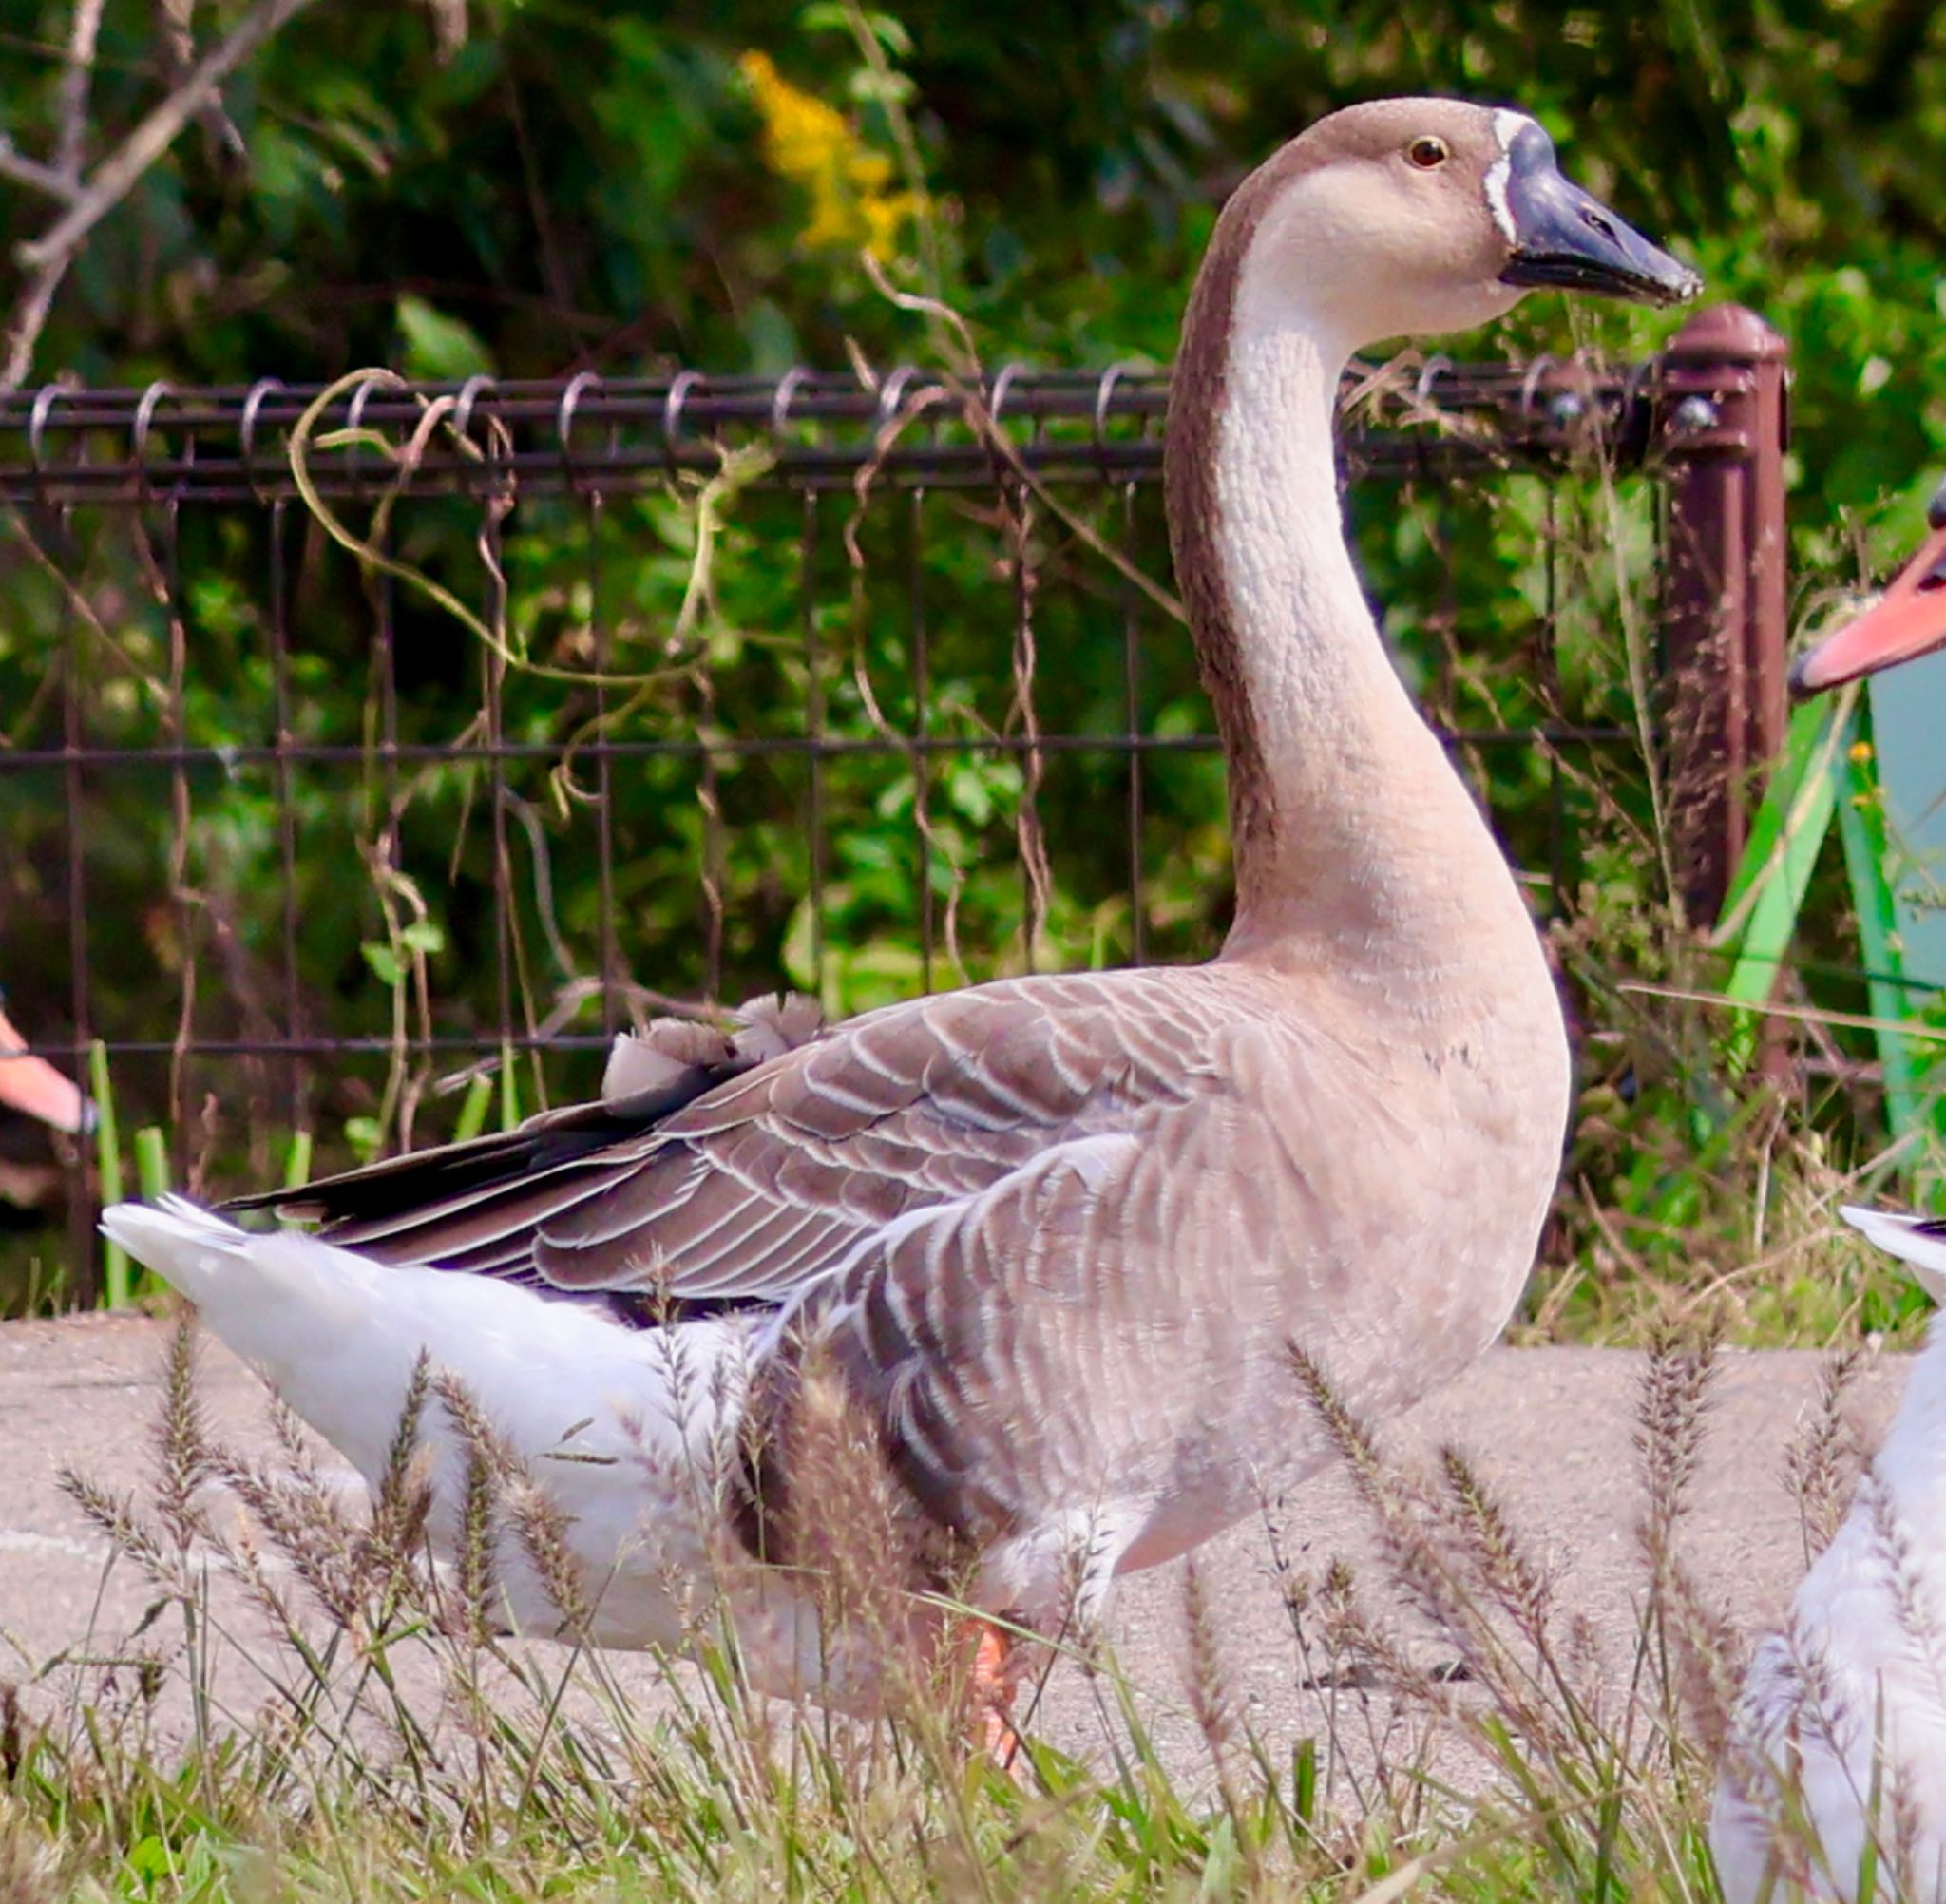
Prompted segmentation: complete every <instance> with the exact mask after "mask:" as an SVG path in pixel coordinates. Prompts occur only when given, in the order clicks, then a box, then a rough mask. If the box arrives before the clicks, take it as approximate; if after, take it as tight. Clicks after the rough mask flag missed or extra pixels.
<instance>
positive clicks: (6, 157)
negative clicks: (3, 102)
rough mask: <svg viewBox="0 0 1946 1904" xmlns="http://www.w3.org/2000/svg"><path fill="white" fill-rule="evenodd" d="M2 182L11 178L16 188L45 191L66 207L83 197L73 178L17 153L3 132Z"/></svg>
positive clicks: (0, 148)
mask: <svg viewBox="0 0 1946 1904" xmlns="http://www.w3.org/2000/svg"><path fill="white" fill-rule="evenodd" d="M0 179H11V180H12V181H13V182H14V183H15V184H16V185H26V186H28V187H29V189H31V190H33V191H36V192H45V193H46V194H47V195H48V198H50V199H59V200H61V201H62V203H63V204H68V205H71V204H72V203H73V202H74V201H75V200H77V199H78V198H80V197H81V187H80V186H79V185H77V184H76V183H75V182H74V181H73V180H72V179H69V178H67V177H66V176H65V175H64V174H62V173H60V172H57V171H55V169H54V168H53V166H51V165H43V164H42V163H41V162H40V161H39V160H38V159H29V157H28V156H27V154H26V153H25V152H20V151H16V150H15V149H14V144H13V142H12V141H11V140H10V139H9V138H8V137H7V135H6V134H5V133H0Z"/></svg>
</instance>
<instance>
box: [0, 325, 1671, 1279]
mask: <svg viewBox="0 0 1946 1904" xmlns="http://www.w3.org/2000/svg"><path fill="white" fill-rule="evenodd" d="M1659 389H1660V385H1659V381H1658V374H1657V367H1656V366H1655V365H1653V364H1645V365H1641V366H1637V367H1635V368H1634V369H1632V370H1631V371H1628V372H1626V373H1622V374H1603V373H1599V372H1596V371H1592V370H1590V369H1588V368H1587V367H1585V366H1581V365H1578V364H1567V363H1558V362H1551V361H1547V360H1542V361H1540V362H1537V363H1535V364H1532V365H1526V366H1518V367H1513V368H1486V369H1480V368H1466V367H1455V366H1452V365H1450V364H1447V363H1446V362H1444V361H1443V360H1440V359H1435V360H1433V361H1432V362H1430V363H1412V364H1408V365H1404V366H1394V367H1391V369H1389V370H1388V371H1385V372H1384V373H1382V374H1374V375H1372V376H1370V377H1368V378H1364V379H1363V380H1362V381H1360V382H1359V383H1358V384H1357V385H1356V386H1355V387H1351V388H1348V389H1347V392H1346V398H1347V414H1348V417H1349V420H1350V427H1349V429H1348V434H1347V442H1346V447H1345V482H1346V485H1347V496H1348V504H1349V507H1350V512H1351V516H1352V519H1353V522H1354V524H1355V527H1356V531H1357V536H1358V541H1359V544H1360V550H1361V555H1362V558H1363V560H1364V565H1365V568H1366V571H1367V574H1368V575H1369V576H1370V577H1371V579H1372V581H1373V583H1374V589H1375V594H1376V595H1377V597H1378V599H1379V600H1381V601H1383V602H1385V603H1387V604H1389V606H1388V608H1387V611H1386V614H1385V618H1384V625H1385V629H1386V633H1387V636H1388V638H1390V639H1391V641H1392V643H1393V646H1394V649H1395V652H1396V653H1397V654H1398V656H1399V657H1400V661H1401V665H1402V668H1403V669H1404V670H1405V672H1406V673H1407V675H1408V677H1409V678H1410V679H1411V680H1412V683H1413V685H1414V686H1415V688H1416V689H1417V690H1418V691H1419V692H1420V693H1421V695H1422V696H1423V698H1424V699H1425V701H1426V703H1427V705H1428V707H1429V708H1430V709H1431V710H1432V712H1433V714H1434V716H1435V717H1436V719H1437V720H1438V722H1439V723H1440V726H1441V728H1442V730H1443V731H1444V732H1445V733H1447V734H1448V736H1449V738H1450V741H1451V743H1452V745H1453V747H1454V748H1455V750H1456V752H1457V753H1458V755H1459V758H1460V760H1461V763H1462V765H1463V767H1464V769H1465V771H1467V772H1468V773H1469V775H1470V776H1471V777H1472V779H1473V781H1474V783H1475V784H1476V785H1477V786H1478V787H1479V790H1480V791H1481V793H1482V796H1483V797H1484V798H1486V799H1487V800H1488V801H1489V803H1490V804H1491V805H1492V806H1493V807H1494V809H1495V811H1496V814H1497V817H1498V820H1499V823H1500V825H1501V827H1502V830H1503V831H1504V832H1505V833H1506V835H1507V837H1508V839H1509V841H1510V844H1511V846H1512V847H1513V849H1514V851H1515V854H1516V857H1517V860H1518V862H1519V863H1520V865H1521V866H1523V867H1525V868H1526V869H1527V871H1528V873H1529V874H1530V876H1531V884H1532V885H1533V889H1534V891H1535V895H1536V905H1537V907H1541V908H1545V907H1547V906H1550V905H1552V906H1559V905H1560V904H1562V903H1563V902H1564V900H1565V899H1566V898H1567V897H1569V896H1571V895H1572V893H1573V891H1574V887H1575V885H1576V883H1577V882H1578V881H1579V880H1581V879H1582V878H1584V877H1586V876H1588V874H1589V871H1590V857H1591V854H1595V853H1598V852H1600V851H1606V850H1611V849H1612V848H1613V846H1614V843H1615V842H1616V841H1617V840H1620V841H1622V842H1624V843H1626V842H1627V841H1628V840H1630V839H1631V838H1632V839H1633V840H1634V841H1635V842H1636V845H1635V847H1634V848H1633V849H1637V850H1644V849H1648V848H1647V847H1644V846H1642V844H1641V843H1642V842H1644V841H1646V840H1647V839H1648V838H1649V834H1648V832H1647V830H1646V828H1641V827H1639V826H1636V825H1635V818H1639V815H1640V813H1641V812H1642V810H1643V803H1644V800H1645V798H1646V785H1645V781H1644V773H1645V753H1644V749H1643V745H1642V742H1643V734H1642V733H1641V732H1640V730H1639V726H1638V713H1639V711H1638V710H1637V709H1636V707H1635V705H1634V703H1633V701H1632V699H1631V696H1630V695H1629V694H1628V693H1627V683H1628V681H1629V680H1630V679H1631V676H1635V677H1639V676H1640V672H1641V668H1642V665H1643V654H1645V653H1647V652H1648V651H1649V650H1650V649H1651V648H1652V644H1653V629H1652V627H1650V626H1649V625H1648V624H1647V623H1646V622H1645V621H1644V620H1643V619H1642V618H1643V615H1644V608H1643V603H1644V602H1645V601H1646V600H1647V599H1648V589H1647V579H1648V577H1649V576H1650V574H1651V573H1652V570H1653V567H1654V562H1653V555H1654V549H1655V538H1656V534H1657V508H1656V485H1655V483H1654V481H1653V480H1652V476H1650V477H1645V467H1646V466H1647V465H1649V464H1650V463H1652V462H1653V460H1654V458H1653V455H1652V449H1653V447H1654V445H1655V444H1656V442H1657V431H1658V428H1659V427H1660V426H1659V424H1658V421H1657V404H1658V400H1659V398H1658V391H1659ZM1166 396H1167V389H1166V381H1165V380H1164V379H1163V378H1162V377H1160V376H1158V375H1156V374H1154V373H1153V372H1149V371H1138V370H1134V369H1126V368H1122V367H1116V368H1112V369H1110V370H1108V371H1102V372H1099V373H1094V372H1090V373H1087V374H1077V373H1049V372H1030V371H1004V372H1002V374H1001V375H999V376H998V377H996V378H994V379H992V380H991V381H990V382H988V383H986V384H985V385H983V387H981V388H979V389H972V390H969V389H966V388H963V387H959V386H956V385H951V384H948V383H946V382H943V381H937V380H933V379H930V378H928V377H927V376H925V375H924V374H922V373H919V372H915V371H898V372H896V373H894V374H892V375H890V376H888V377H886V378H885V379H884V380H883V381H881V382H879V383H878V384H877V385H876V386H875V387H872V386H868V384H866V383H864V382H862V381H861V380H860V379H859V378H858V377H856V376H852V375H826V374H810V373H805V372H801V371H792V373H790V374H789V375H787V376H784V377H782V378H779V379H769V380H759V379H749V378H717V377H704V376H700V375H696V374H695V373H684V374H682V375H680V376H677V377H676V378H674V379H671V380H665V381H658V382H621V381H608V382H603V381H602V380H601V379H599V378H596V377H593V376H582V377H577V378H575V379H574V380H572V381H571V382H566V383H563V384H512V383H508V384H502V385H499V386H495V385H493V384H491V383H488V382H487V381H486V380H484V379H476V380H474V381H473V382H472V383H469V384H467V385H466V386H464V387H459V388H453V387H432V386H425V387H413V386H409V385H406V384H404V383H402V382H400V381H399V380H397V379H395V378H391V377H388V376H383V375H371V376H364V377H358V378H351V379H346V380H344V381H343V382H341V383H339V384H337V385H334V386H333V387H331V388H330V389H329V390H293V389H286V388H285V387H284V386H282V385H281V384H279V383H277V382H276V381H275V380H266V381H265V382H262V383H259V384H258V385H256V386H254V387H253V388H251V389H248V390H240V389H239V390H171V389H169V388H167V387H166V386H161V385H158V386H156V387H154V388H152V389H150V390H145V391H133V390H131V391H73V390H60V389H49V390H41V391H37V392H32V391H30V392H22V393H16V394H14V395H11V396H8V397H4V398H0V525H4V530H5V535H4V540H0V551H4V553H0V600H4V602H5V604H6V610H5V622H4V625H0V839H4V840H5V841H6V843H7V844H6V848H5V853H4V857H0V959H4V961H5V965H4V968H0V978H4V980H5V981H6V983H7V985H8V987H9V989H10V992H11V994H12V996H13V1000H14V1005H13V1016H14V1019H15V1020H16V1022H17V1023H19V1024H20V1025H21V1026H22V1028H23V1029H24V1030H26V1031H27V1033H28V1035H29V1037H30V1038H32V1040H33V1042H34V1045H35V1047H36V1048H37V1049H40V1050H43V1051H46V1052H48V1053H50V1054H53V1055H55V1056H57V1057H60V1058H62V1059H63V1060H64V1061H70V1060H71V1061H73V1062H76V1063H80V1062H82V1060H83V1059H84V1057H85V1055H86V1051H87V1048H88V1046H89V1045H90V1043H91V1041H93V1040H97V1039H99V1040H101V1041H102V1042H103V1044H104V1046H105V1057H106V1066H107V1071H108V1075H109V1076H110V1077H111V1079H112V1084H113V1091H114V1095H115V1099H116V1108H117V1110H118V1112H119V1121H120V1123H121V1125H122V1126H123V1127H124V1129H126V1128H127V1127H129V1126H131V1125H134V1124H140V1123H155V1124H159V1125H161V1126H162V1128H163V1130H164V1131H165V1132H166V1133H167V1141H168V1145H169V1149H170V1153H171V1166H172V1170H173V1172H174V1174H175V1178H176V1181H178V1182H179V1183H181V1184H187V1185H190V1186H192V1187H194V1188H196V1189H199V1190H202V1189H209V1190H222V1189H225V1188H234V1187H237V1186H238V1185H239V1184H240V1183H241V1182H243V1181H244V1180H245V1179H250V1180H261V1179H264V1178H266V1177H271V1176H275V1175H277V1174H278V1173H280V1172H281V1171H284V1170H285V1169H286V1168H287V1167H288V1158H289V1155H290V1146H291V1145H292V1142H293V1139H294V1138H295V1137H296V1135H297V1133H304V1141H305V1143H306V1144H307V1145H308V1143H309V1140H310V1138H311V1137H312V1136H313V1135H315V1140H316V1154H315V1158H314V1159H313V1161H314V1162H315V1164H317V1165H320V1166H321V1165H323V1164H325V1163H342V1162H346V1161H349V1160H350V1159H351V1157H352V1156H353V1155H354V1154H357V1153H366V1152H372V1151H373V1150H375V1149H376V1148H379V1147H381V1146H391V1145H394V1144H400V1143H407V1142H424V1141H429V1140H431V1139H433V1138H436V1137H439V1136H443V1135H445V1134H448V1133H449V1131H450V1130H451V1129H452V1128H453V1125H454V1122H455V1118H456V1116H459V1115H461V1114H462V1113H459V1112H457V1111H455V1110H454V1109H453V1108H452V1106H451V1105H450V1104H449V1102H448V1099H447V1098H446V1097H445V1096H444V1095H443V1093H442V1091H441V1089H440V1087H442V1086H453V1085H456V1084H457V1085H462V1086H464V1085H467V1084H468V1083H469V1082H470V1081H471V1080H475V1079H479V1078H484V1077H486V1076H489V1075H490V1076H491V1079H492V1085H491V1093H492V1095H493V1097H494V1100H495V1102H494V1107H493V1111H492V1114H493V1115H494V1116H496V1117H497V1116H499V1115H502V1114H512V1113H514V1112H515V1111H527V1110H531V1109H533V1108H535V1107H536V1106H537V1105H538V1104H540V1103H542V1102H544V1101H545V1100H546V1099H547V1098H549V1097H554V1098H557V1099H558V1098H559V1097H560V1096H562V1095H564V1094H566V1093H571V1092H579V1091H583V1090H586V1089H588V1088H589V1087H590V1086H591V1085H592V1084H593V1082H594V1079H595V1077H596V1076H597V1075H598V1073H599V1066H600V1061H601V1051H602V1049H603V1048H604V1047H605V1044H606V1042H607V1039H608V1038H609V1036H610V1035H611V1034H612V1033H613V1031H614V1030H615V1029H616V1028H617V1027H618V1026H620V1025H621V1024H624V1023H627V1022H628V1021H629V1020H630V1019H632V1018H639V1017H640V1016H641V1015H643V1014H644V1013H647V1012H649V1011H652V1010H655V1009H658V1008H660V1007H662V1006H663V1005H664V1004H665V1003H666V1002H668V1001H671V1000H676V1001H682V1002H685V1003H694V1002H697V1001H711V1000H736V999H739V998H741V997H744V996H747V995H750V994H754V993H756V992H760V991H764V990H769V989H773V988H775V987H777V986H778V985H780V984H783V985H792V986H796V987H799V988H802V989H806V990H810V991H813V992H815V993H817V994H818V995H819V996H820V997H821V998H822V1000H824V1002H825V1004H826V1006H827V1008H828V1009H829V1010H830V1011H831V1012H833V1013H844V1012H849V1011H853V1010H857V1009H861V1008H865V1007H868V1006H869V1005H871V1004H874V1003H877V1002H882V1001H884V1000H889V999H891V998H895V997H901V996H905V995H907V994H909V993H911V992H914V991H917V990H920V989H924V988H928V987H937V986H940V985H945V984H953V983H958V982H961V981H965V980H968V979H980V978H983V977H987V976H991V975H994V974H996V973H999V972H1002V971H1007V970H1020V969H1025V968H1031V967H1035V966H1057V965H1070V966H1072V965H1076V964H1088V963H1101V962H1123V961H1130V960H1134V961H1144V960H1182V959H1191V958H1196V957H1201V956H1205V955H1207V954H1209V953H1210V952H1211V951H1213V950H1214V949H1215V947H1216V945H1217V944H1218V943H1219V942H1220V939H1221V934H1222V929H1223V924H1224V920H1225V914H1226V907H1227V904H1228V857H1227V847H1226V841H1225V831H1224V826H1223V779H1222V762H1221V759H1220V756H1219V755H1218V753H1217V752H1216V747H1215V742H1214V739H1213V736H1212V733H1211V722H1210V716H1209V711H1208V708H1207V704H1206V703H1205V701H1204V698H1203V696H1202V694H1201V691H1200V689H1199V687H1198V685H1197V682H1196V677H1195V668H1194V660H1193V657H1192V652H1191V648H1190V643H1189V638H1188V635H1187V632H1186V630H1185V629H1184V628H1183V627H1182V625H1181V623H1180V621H1179V619H1177V617H1176V616H1175V615H1174V613H1173V606H1172V599H1171V597H1170V594H1169V582H1168V560H1167V543H1166V534H1165V529H1164V524H1163V519H1162V508H1161V497H1160V482H1159V477H1160V470H1161V445H1160V424H1161V418H1162V413H1163V409H1164V407H1165V403H1166ZM1617 550H1619V558H1618V557H1617V554H1616V551H1617ZM1631 642H1632V643H1634V644H1635V646H1636V648H1637V649H1638V650H1639V651H1640V652H1637V653H1635V655H1634V657H1633V661H1632V663H1631V662H1630V660H1629V659H1628V657H1627V656H1626V655H1625V654H1624V652H1623V651H1624V650H1625V649H1626V648H1628V646H1629V644H1630V643H1631ZM1631 816H1635V818H1631ZM1631 828H1634V830H1633V831H1632V832H1631ZM1623 849H1628V848H1627V847H1626V844H1625V846H1624V848H1623ZM543 1054H545V1057H543ZM461 1096H462V1100H463V1099H464V1097H465V1093H464V1092H462V1094H461ZM480 1110H481V1106H480V1103H479V1093H477V1092H476V1094H475V1098H474V1103H473V1106H472V1109H471V1110H470V1111H469V1112H467V1113H465V1114H466V1115H472V1116H477V1115H478V1114H480ZM300 1154H302V1152H300ZM72 1182H73V1190H72V1193H71V1194H72V1203H73V1212H72V1218H71V1237H72V1240H73V1243H74V1246H75V1247H76V1249H77V1251H78V1250H80V1249H81V1248H82V1247H83V1245H84V1244H85V1240H86V1234H87V1227H88V1223H87V1219H88V1210H89V1208H90V1206H91V1200H92V1197H93V1194H94V1187H93V1185H92V1184H91V1183H90V1182H89V1181H88V1179H87V1175H86V1171H79V1172H74V1173H72ZM76 1260H81V1259H80V1258H79V1257H77V1259H76Z"/></svg>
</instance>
